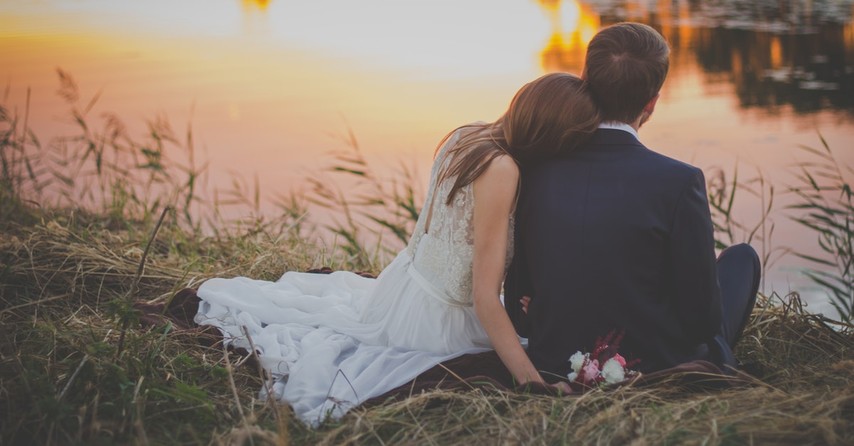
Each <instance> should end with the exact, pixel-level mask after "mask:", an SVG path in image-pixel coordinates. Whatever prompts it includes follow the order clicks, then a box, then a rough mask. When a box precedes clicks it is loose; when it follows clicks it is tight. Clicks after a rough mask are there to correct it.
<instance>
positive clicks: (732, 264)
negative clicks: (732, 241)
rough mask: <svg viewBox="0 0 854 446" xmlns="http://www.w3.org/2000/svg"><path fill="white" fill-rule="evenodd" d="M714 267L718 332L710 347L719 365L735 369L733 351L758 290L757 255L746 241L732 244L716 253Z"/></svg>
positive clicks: (758, 268)
mask: <svg viewBox="0 0 854 446" xmlns="http://www.w3.org/2000/svg"><path fill="white" fill-rule="evenodd" d="M717 270H718V284H719V285H720V290H721V331H720V333H719V334H718V335H717V336H715V340H714V344H713V345H710V346H709V347H710V350H711V351H712V353H713V354H716V355H717V356H718V359H719V362H718V363H719V364H722V365H724V366H729V367H732V368H735V367H736V359H735V356H734V355H733V352H732V350H733V348H734V347H735V344H736V342H738V339H739V338H740V337H741V333H742V331H744V327H745V325H747V320H748V318H749V317H750V313H751V312H752V311H753V306H754V304H755V303H756V293H757V292H758V291H759V277H760V273H761V266H760V263H759V256H758V255H757V254H756V251H755V250H754V249H753V248H752V247H751V246H750V245H748V244H746V243H741V244H738V245H733V246H730V247H729V248H727V249H725V250H723V251H722V252H721V254H720V255H719V256H718V260H717Z"/></svg>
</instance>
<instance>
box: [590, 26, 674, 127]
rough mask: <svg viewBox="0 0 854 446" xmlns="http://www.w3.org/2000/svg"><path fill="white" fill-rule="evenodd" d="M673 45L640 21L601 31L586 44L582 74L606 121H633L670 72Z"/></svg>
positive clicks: (659, 88) (656, 92)
mask: <svg viewBox="0 0 854 446" xmlns="http://www.w3.org/2000/svg"><path fill="white" fill-rule="evenodd" d="M669 56H670V47H669V46H668V45H667V41H665V40H664V37H662V36H661V34H659V33H658V32H657V31H656V30H654V29H652V28H651V27H649V26H647V25H644V24H641V23H631V22H625V23H618V24H616V25H611V26H609V27H607V28H605V29H603V30H601V31H599V32H598V33H597V34H596V35H595V36H594V37H593V39H592V40H591V41H590V45H588V47H587V57H586V59H585V63H584V74H583V77H584V79H585V80H586V81H587V83H588V84H589V86H590V91H591V93H592V94H593V99H594V100H595V101H596V104H597V105H598V106H599V109H600V111H601V113H602V119H603V120H604V121H620V122H627V123H631V122H633V121H634V120H635V119H637V117H638V116H640V114H641V112H642V111H643V108H644V106H645V105H646V104H647V103H648V102H649V101H650V99H652V98H653V97H655V95H657V94H658V92H659V90H661V86H662V84H664V78H665V77H666V76H667V69H668V67H669V65H670V62H669Z"/></svg>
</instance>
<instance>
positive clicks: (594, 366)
mask: <svg viewBox="0 0 854 446" xmlns="http://www.w3.org/2000/svg"><path fill="white" fill-rule="evenodd" d="M581 370H582V373H579V375H581V376H583V379H584V384H588V385H592V384H596V381H598V379H599V361H598V360H595V359H593V360H590V361H587V363H586V364H584V367H582V369H581Z"/></svg>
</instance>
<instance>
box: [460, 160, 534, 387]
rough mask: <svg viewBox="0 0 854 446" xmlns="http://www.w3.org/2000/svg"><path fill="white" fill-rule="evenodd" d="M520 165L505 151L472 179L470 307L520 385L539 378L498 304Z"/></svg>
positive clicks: (504, 312) (505, 314)
mask: <svg viewBox="0 0 854 446" xmlns="http://www.w3.org/2000/svg"><path fill="white" fill-rule="evenodd" d="M518 181H519V168H518V167H517V166H516V163H515V162H514V161H513V160H512V159H511V158H510V157H509V156H506V155H502V156H499V157H497V158H495V159H494V160H493V161H492V163H490V165H489V167H487V169H486V170H485V171H484V172H483V174H481V175H480V176H479V177H478V178H477V179H476V180H475V181H474V196H475V200H474V265H473V271H472V274H473V278H472V280H473V291H474V310H475V313H476V314H477V318H478V319H479V320H480V323H481V325H483V328H484V329H485V330H486V334H487V335H488V336H489V340H490V341H491V342H492V346H493V347H494V348H495V351H496V352H497V353H498V356H499V357H500V358H501V361H502V362H503V363H504V365H505V366H506V367H507V369H508V370H510V373H512V374H513V378H515V379H516V381H517V382H519V383H520V384H524V383H528V382H543V378H542V377H541V376H540V374H539V372H537V369H536V368H535V367H534V364H532V363H531V360H530V359H528V355H527V354H526V353H525V350H524V349H523V348H522V345H521V344H520V343H519V338H518V337H517V336H516V330H515V329H514V328H513V324H512V323H511V322H510V318H509V317H508V316H507V312H506V311H505V310H504V307H502V305H501V301H500V300H499V297H498V296H499V293H500V290H501V282H502V280H503V279H504V262H505V257H506V255H507V242H508V240H507V237H508V231H509V225H510V222H509V220H510V213H511V212H512V211H513V201H514V200H515V198H516V185H517V184H518Z"/></svg>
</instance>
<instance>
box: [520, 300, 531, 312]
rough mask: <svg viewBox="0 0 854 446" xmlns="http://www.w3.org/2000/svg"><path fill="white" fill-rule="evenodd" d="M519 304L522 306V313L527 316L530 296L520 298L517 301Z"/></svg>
mask: <svg viewBox="0 0 854 446" xmlns="http://www.w3.org/2000/svg"><path fill="white" fill-rule="evenodd" d="M519 303H521V304H522V312H524V313H525V314H528V305H530V304H531V297H530V296H522V298H521V299H519Z"/></svg>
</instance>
